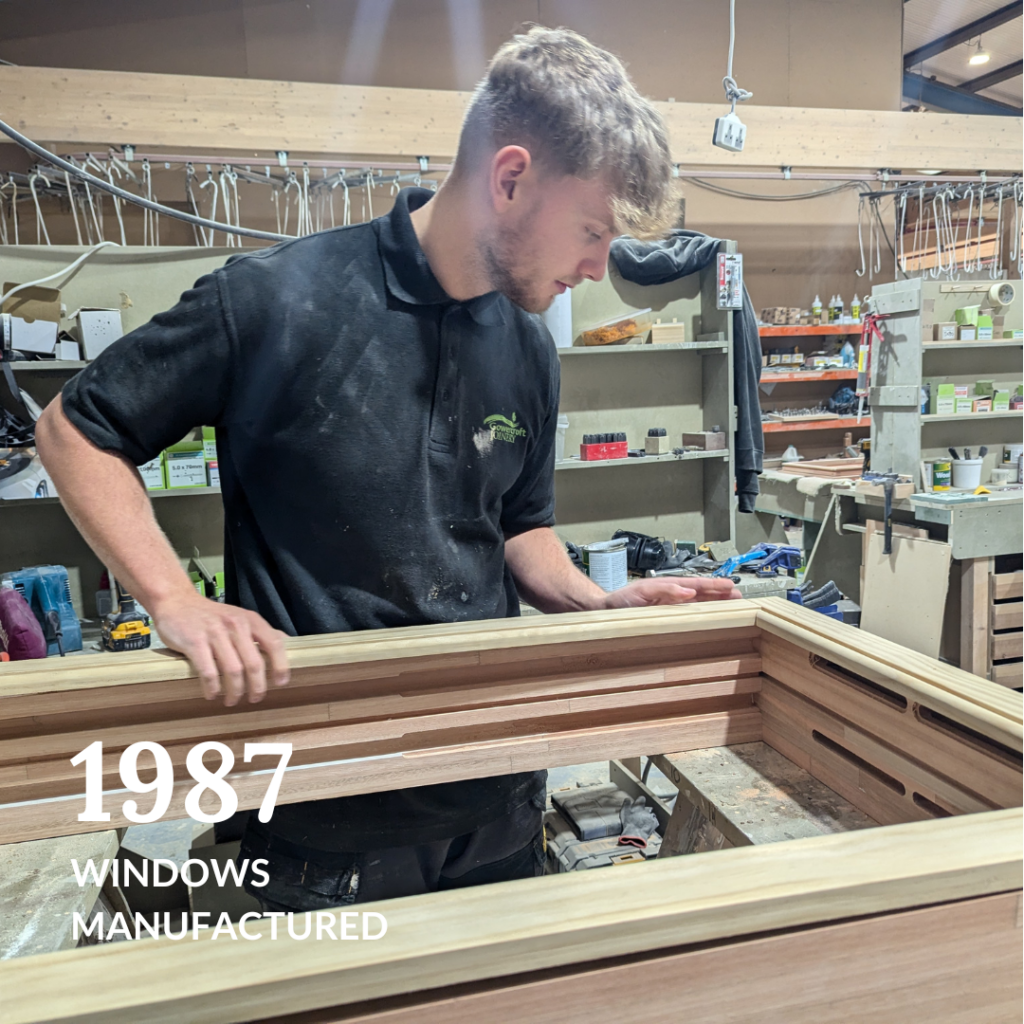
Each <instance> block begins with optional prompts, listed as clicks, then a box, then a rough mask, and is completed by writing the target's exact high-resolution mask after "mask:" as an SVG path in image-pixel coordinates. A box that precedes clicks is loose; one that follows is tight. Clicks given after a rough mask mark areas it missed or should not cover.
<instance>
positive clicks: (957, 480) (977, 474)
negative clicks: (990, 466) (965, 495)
mask: <svg viewBox="0 0 1024 1024" xmlns="http://www.w3.org/2000/svg"><path fill="white" fill-rule="evenodd" d="M984 461H985V460H984V459H956V460H955V461H954V462H953V464H952V465H953V486H954V487H955V488H957V490H961V491H973V490H974V489H975V488H977V487H980V486H981V467H982V464H983V463H984Z"/></svg>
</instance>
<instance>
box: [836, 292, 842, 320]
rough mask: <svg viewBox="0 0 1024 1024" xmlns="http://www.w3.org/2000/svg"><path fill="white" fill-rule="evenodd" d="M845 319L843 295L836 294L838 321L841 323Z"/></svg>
mask: <svg viewBox="0 0 1024 1024" xmlns="http://www.w3.org/2000/svg"><path fill="white" fill-rule="evenodd" d="M842 319H843V297H842V295H837V296H836V323H839V322H840V321H841V320H842Z"/></svg>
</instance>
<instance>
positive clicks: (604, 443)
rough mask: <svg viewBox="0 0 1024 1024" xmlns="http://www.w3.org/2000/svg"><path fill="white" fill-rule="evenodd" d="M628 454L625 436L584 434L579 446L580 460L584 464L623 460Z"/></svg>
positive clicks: (620, 434)
mask: <svg viewBox="0 0 1024 1024" xmlns="http://www.w3.org/2000/svg"><path fill="white" fill-rule="evenodd" d="M628 456H629V452H628V450H627V444H626V434H625V432H624V431H620V432H619V433H617V434H584V435H583V443H582V444H581V445H580V459H582V460H583V461H584V462H596V461H598V460H600V459H625V458H628Z"/></svg>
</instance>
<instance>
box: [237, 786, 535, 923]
mask: <svg viewBox="0 0 1024 1024" xmlns="http://www.w3.org/2000/svg"><path fill="white" fill-rule="evenodd" d="M542 799H543V794H541V795H539V797H538V799H536V800H534V801H533V802H531V803H527V804H523V805H522V806H520V807H517V808H514V809H513V810H512V811H511V812H510V813H509V814H508V815H507V816H505V817H503V818H499V819H498V820H497V821H492V822H488V823H487V824H484V825H481V826H480V828H478V829H476V830H475V831H473V832H470V833H468V834H467V835H461V836H455V837H454V838H452V839H442V840H440V841H437V842H431V843H422V844H418V845H412V846H395V847H387V848H384V849H379V850H371V851H360V852H353V853H338V852H330V851H326V850H314V849H311V848H309V847H304V846H298V845H296V844H294V843H290V842H287V841H285V840H283V839H281V838H280V837H278V836H274V835H271V834H270V833H269V832H268V831H267V830H266V829H265V827H264V826H263V825H261V824H260V822H259V820H258V819H257V818H256V815H255V814H253V815H251V816H250V818H249V820H248V822H247V824H246V829H245V833H244V835H243V837H242V848H241V850H240V852H239V854H238V859H239V860H240V861H241V860H244V859H245V858H248V859H249V861H250V862H252V861H253V860H255V859H257V858H260V859H263V860H266V861H267V862H268V863H267V864H266V865H265V866H264V870H265V871H266V873H267V874H268V875H269V876H270V882H269V883H268V884H267V885H265V886H254V885H252V884H251V879H252V877H253V875H252V872H246V875H245V879H246V880H245V889H246V891H247V892H248V893H249V894H250V895H251V896H254V897H255V898H256V899H257V900H259V902H260V904H261V906H262V907H263V910H264V911H289V910H291V911H295V912H304V911H311V910H327V909H330V908H331V907H338V906H345V905H348V904H352V903H370V902H373V901H375V900H387V899H394V898H395V897H398V896H416V895H419V894H421V893H425V892H438V891H442V890H445V889H459V888H464V887H466V886H470V885H483V884H485V883H488V882H502V881H508V880H510V879H513V878H532V877H534V876H536V875H542V874H543V873H544V839H543V826H542V821H541V818H542V814H543V806H538V804H539V803H540V801H541V800H542Z"/></svg>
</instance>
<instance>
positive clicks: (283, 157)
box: [277, 149, 288, 167]
mask: <svg viewBox="0 0 1024 1024" xmlns="http://www.w3.org/2000/svg"><path fill="white" fill-rule="evenodd" d="M277 162H278V165H279V166H281V167H287V166H288V150H287V149H279V150H278V151H277Z"/></svg>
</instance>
